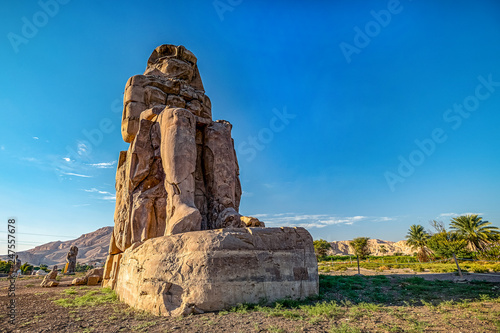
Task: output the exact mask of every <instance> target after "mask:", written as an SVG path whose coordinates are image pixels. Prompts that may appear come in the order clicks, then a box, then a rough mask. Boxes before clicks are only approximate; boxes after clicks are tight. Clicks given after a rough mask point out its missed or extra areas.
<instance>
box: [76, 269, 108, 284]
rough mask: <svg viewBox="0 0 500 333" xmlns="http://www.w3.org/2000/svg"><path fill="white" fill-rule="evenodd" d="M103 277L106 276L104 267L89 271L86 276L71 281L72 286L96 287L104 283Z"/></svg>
mask: <svg viewBox="0 0 500 333" xmlns="http://www.w3.org/2000/svg"><path fill="white" fill-rule="evenodd" d="M103 276H104V267H100V268H93V269H91V270H89V271H87V273H85V276H83V277H79V278H75V279H73V281H71V284H72V285H75V286H79V285H84V284H86V285H89V286H95V285H97V284H98V283H99V282H101V281H102V279H103Z"/></svg>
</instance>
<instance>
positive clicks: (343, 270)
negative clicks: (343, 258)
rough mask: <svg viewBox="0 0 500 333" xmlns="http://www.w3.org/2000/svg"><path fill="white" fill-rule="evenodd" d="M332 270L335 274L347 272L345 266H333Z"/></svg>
mask: <svg viewBox="0 0 500 333" xmlns="http://www.w3.org/2000/svg"><path fill="white" fill-rule="evenodd" d="M332 269H333V270H334V271H337V272H345V271H347V266H345V265H336V266H333V267H332Z"/></svg>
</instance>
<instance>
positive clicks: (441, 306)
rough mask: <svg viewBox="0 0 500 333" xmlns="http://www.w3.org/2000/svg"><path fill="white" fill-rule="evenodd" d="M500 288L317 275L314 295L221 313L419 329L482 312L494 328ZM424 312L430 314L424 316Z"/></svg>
mask: <svg viewBox="0 0 500 333" xmlns="http://www.w3.org/2000/svg"><path fill="white" fill-rule="evenodd" d="M499 289H500V288H499V286H498V284H494V283H488V282H482V281H475V282H470V283H469V284H457V283H454V282H452V281H427V280H424V279H423V278H420V277H412V278H398V277H387V276H384V275H381V276H326V275H320V295H319V296H318V297H316V298H314V299H307V300H305V301H293V300H281V301H278V302H274V303H272V304H267V305H263V304H260V305H258V304H242V305H239V306H237V307H233V308H232V309H230V310H229V311H223V312H220V313H219V315H221V316H224V315H228V314H230V313H239V314H248V313H251V312H261V313H264V314H265V315H266V316H268V317H279V318H283V319H287V320H294V321H298V322H300V321H303V322H307V323H319V322H329V323H331V328H330V330H329V332H364V331H365V330H364V329H366V328H368V327H369V329H370V330H369V331H372V330H375V331H388V332H423V331H424V330H425V329H427V328H429V329H431V328H432V327H439V328H441V329H442V328H443V327H445V326H448V327H449V328H450V329H453V328H456V327H460V326H457V322H459V321H461V319H457V318H455V316H456V315H459V316H460V318H466V317H467V316H474V317H477V316H479V315H480V317H481V320H482V321H483V323H485V326H484V327H483V328H484V329H486V328H487V327H490V328H491V329H492V330H494V329H495V327H500V326H498V325H499V324H500V322H499V321H498V315H499V314H500V290H499ZM492 304H496V305H494V306H492ZM488 309H490V310H491V309H495V310H494V311H488ZM425 312H430V313H432V316H422V315H421V314H422V313H425ZM373 318H375V319H376V318H379V319H380V318H383V320H373ZM351 322H352V323H353V324H350V323H351ZM354 323H355V324H354ZM360 323H366V325H364V324H360ZM268 331H269V332H271V331H270V330H268ZM283 332H286V331H283Z"/></svg>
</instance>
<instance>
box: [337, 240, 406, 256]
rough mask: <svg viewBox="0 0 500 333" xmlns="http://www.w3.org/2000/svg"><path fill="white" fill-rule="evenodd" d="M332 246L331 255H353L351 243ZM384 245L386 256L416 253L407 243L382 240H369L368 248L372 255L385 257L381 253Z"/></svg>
mask: <svg viewBox="0 0 500 333" xmlns="http://www.w3.org/2000/svg"><path fill="white" fill-rule="evenodd" d="M330 244H331V246H332V249H331V250H330V253H329V255H348V254H352V253H353V252H352V251H351V249H350V248H349V241H335V242H330ZM382 245H383V247H384V248H385V249H386V250H387V253H385V255H393V254H395V253H398V252H399V253H403V254H408V255H411V254H413V252H415V251H413V250H412V249H411V248H410V247H409V246H407V245H406V241H399V242H391V241H385V240H381V239H370V240H368V247H369V248H370V251H371V252H372V255H375V256H377V255H384V254H383V253H382V252H381V246H382Z"/></svg>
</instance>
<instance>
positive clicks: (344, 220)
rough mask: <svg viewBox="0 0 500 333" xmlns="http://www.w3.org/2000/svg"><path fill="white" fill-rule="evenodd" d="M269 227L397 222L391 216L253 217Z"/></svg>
mask: <svg viewBox="0 0 500 333" xmlns="http://www.w3.org/2000/svg"><path fill="white" fill-rule="evenodd" d="M252 216H253V217H256V218H258V219H260V220H262V221H263V222H265V223H266V225H267V226H274V227H303V228H306V229H307V228H324V227H327V226H332V225H353V224H354V223H358V222H372V223H373V222H387V221H393V220H395V218H394V217H389V216H362V215H356V216H343V217H339V216H334V215H328V214H295V213H280V214H255V215H252Z"/></svg>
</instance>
